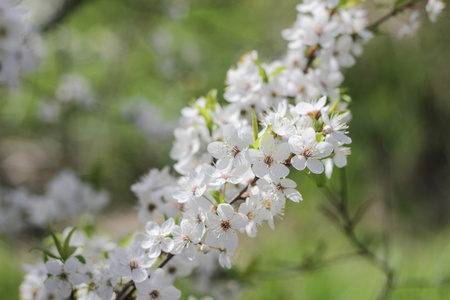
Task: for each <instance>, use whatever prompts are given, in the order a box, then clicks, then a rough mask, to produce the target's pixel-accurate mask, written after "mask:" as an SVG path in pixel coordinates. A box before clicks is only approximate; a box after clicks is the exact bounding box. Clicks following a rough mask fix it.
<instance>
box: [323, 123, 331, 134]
mask: <svg viewBox="0 0 450 300" xmlns="http://www.w3.org/2000/svg"><path fill="white" fill-rule="evenodd" d="M332 131H333V130H332V129H331V127H330V126H328V125H325V126H323V130H322V134H329V133H331V132H332Z"/></svg>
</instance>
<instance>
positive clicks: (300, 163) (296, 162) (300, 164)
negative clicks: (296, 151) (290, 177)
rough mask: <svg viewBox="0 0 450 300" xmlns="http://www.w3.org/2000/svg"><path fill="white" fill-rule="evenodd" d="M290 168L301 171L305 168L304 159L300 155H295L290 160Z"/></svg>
mask: <svg viewBox="0 0 450 300" xmlns="http://www.w3.org/2000/svg"><path fill="white" fill-rule="evenodd" d="M291 163H292V166H293V167H294V168H296V169H297V170H299V171H302V170H304V169H305V167H306V158H305V157H304V156H302V155H296V156H294V157H293V158H292V159H291Z"/></svg>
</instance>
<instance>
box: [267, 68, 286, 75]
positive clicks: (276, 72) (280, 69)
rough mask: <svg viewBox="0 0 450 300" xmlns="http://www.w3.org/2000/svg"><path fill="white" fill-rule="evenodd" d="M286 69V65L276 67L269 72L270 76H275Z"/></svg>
mask: <svg viewBox="0 0 450 300" xmlns="http://www.w3.org/2000/svg"><path fill="white" fill-rule="evenodd" d="M286 69H287V68H286V67H278V68H276V69H275V70H273V72H272V73H270V77H275V76H277V75H278V74H280V73H281V72H283V71H284V70H286Z"/></svg>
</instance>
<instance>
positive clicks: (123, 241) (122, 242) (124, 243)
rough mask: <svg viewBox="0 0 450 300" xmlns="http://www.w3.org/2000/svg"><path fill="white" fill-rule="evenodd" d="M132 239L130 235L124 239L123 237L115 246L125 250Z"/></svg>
mask: <svg viewBox="0 0 450 300" xmlns="http://www.w3.org/2000/svg"><path fill="white" fill-rule="evenodd" d="M132 239H133V236H132V235H127V236H125V237H123V238H122V239H121V240H120V241H119V242H118V243H117V244H118V245H119V247H122V248H125V247H126V246H127V245H128V244H129V243H130V242H131V240H132Z"/></svg>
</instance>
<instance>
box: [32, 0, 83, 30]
mask: <svg viewBox="0 0 450 300" xmlns="http://www.w3.org/2000/svg"><path fill="white" fill-rule="evenodd" d="M91 1H92V0H91ZM87 2H88V1H87V0H67V1H65V2H64V4H63V5H62V7H61V8H60V9H59V10H58V11H57V12H56V13H55V14H54V15H53V16H52V17H51V18H50V20H48V21H47V22H46V23H44V24H43V25H42V26H41V28H40V29H41V31H42V32H48V31H50V30H51V29H53V28H54V27H55V26H56V25H58V24H59V23H61V22H62V21H64V20H65V19H66V18H67V17H68V16H70V15H71V14H72V13H74V12H75V11H76V10H77V8H79V7H80V6H81V5H82V4H84V3H87Z"/></svg>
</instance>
